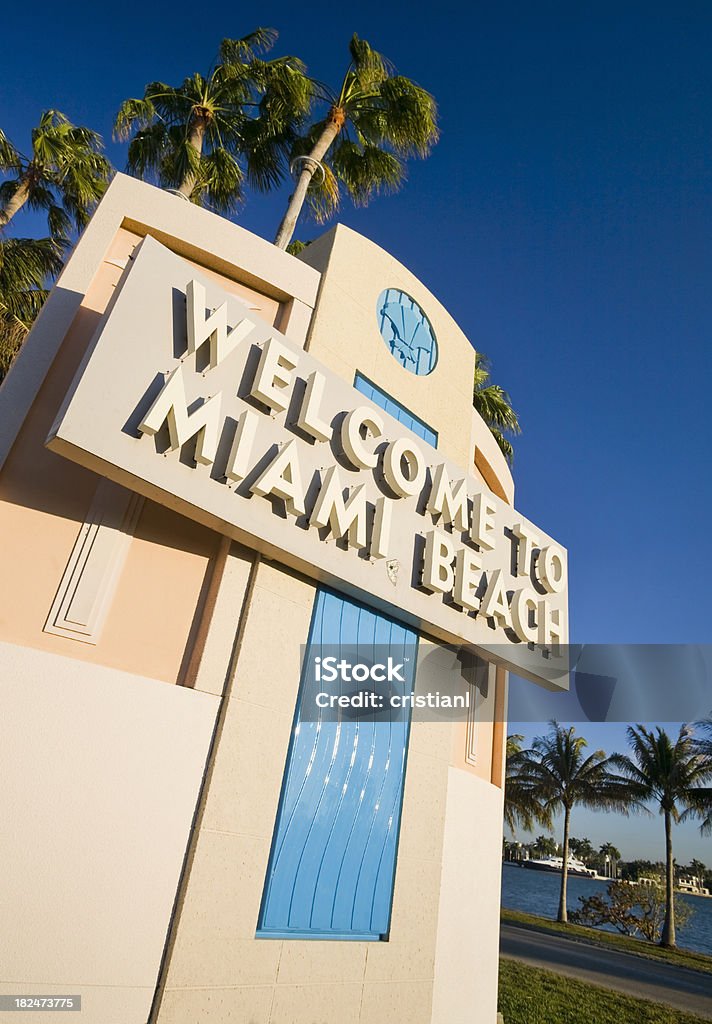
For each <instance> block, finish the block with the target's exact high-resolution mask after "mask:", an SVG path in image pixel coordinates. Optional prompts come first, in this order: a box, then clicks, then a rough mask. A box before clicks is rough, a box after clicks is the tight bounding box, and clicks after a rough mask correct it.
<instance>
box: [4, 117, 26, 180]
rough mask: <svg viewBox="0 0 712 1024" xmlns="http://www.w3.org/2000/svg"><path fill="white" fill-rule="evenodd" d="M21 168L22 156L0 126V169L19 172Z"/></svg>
mask: <svg viewBox="0 0 712 1024" xmlns="http://www.w3.org/2000/svg"><path fill="white" fill-rule="evenodd" d="M21 170H22V157H21V156H20V153H19V152H18V150H17V149H15V147H14V146H13V144H12V142H10V140H9V139H8V137H7V135H6V134H5V132H4V131H3V130H2V128H0V171H15V172H16V173H19V172H20V171H21Z"/></svg>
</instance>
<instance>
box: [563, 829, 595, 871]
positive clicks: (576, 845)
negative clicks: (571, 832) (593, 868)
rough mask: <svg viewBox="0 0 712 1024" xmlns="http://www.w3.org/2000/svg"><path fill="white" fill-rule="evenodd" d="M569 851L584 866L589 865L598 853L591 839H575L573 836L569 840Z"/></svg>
mask: <svg viewBox="0 0 712 1024" xmlns="http://www.w3.org/2000/svg"><path fill="white" fill-rule="evenodd" d="M569 850H570V851H571V853H573V855H574V857H578V859H579V860H581V861H583V862H584V864H588V862H589V861H590V860H591V859H592V858H593V856H594V854H595V852H596V851H595V850H594V848H593V844H592V843H591V840H590V839H586V838H584V839H575V838H574V837H573V836H571V837H570V838H569Z"/></svg>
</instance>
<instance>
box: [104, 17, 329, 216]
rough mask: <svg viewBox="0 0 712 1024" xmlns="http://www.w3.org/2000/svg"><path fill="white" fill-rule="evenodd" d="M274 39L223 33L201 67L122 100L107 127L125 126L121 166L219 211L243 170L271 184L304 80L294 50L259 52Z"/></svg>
mask: <svg viewBox="0 0 712 1024" xmlns="http://www.w3.org/2000/svg"><path fill="white" fill-rule="evenodd" d="M276 39H277V33H276V32H275V31H274V29H270V28H258V29H257V30H256V31H255V32H252V33H251V34H250V35H247V36H244V37H243V38H242V39H223V41H222V43H221V45H220V50H219V54H218V59H217V62H216V64H215V66H214V67H213V68H212V69H211V71H210V72H209V73H208V74H207V75H201V74H199V73H195V74H193V75H190V76H189V77H188V78H186V79H185V80H184V81H183V82H182V83H181V85H179V86H175V87H174V86H171V85H166V84H165V83H164V82H151V83H149V85H147V86H146V88H145V91H144V94H143V97H142V98H141V99H128V100H125V101H124V102H123V103H122V105H121V107H120V109H119V112H118V114H117V116H116V122H115V125H114V134H115V136H116V137H117V138H119V139H128V138H130V137H131V134H132V132H133V137H132V138H131V142H130V144H129V151H128V170H129V172H130V173H131V174H134V175H136V176H137V177H139V178H147V179H149V180H156V181H157V182H158V183H159V184H160V185H161V186H162V187H163V188H170V189H173V190H174V191H177V192H178V193H180V194H181V195H183V196H185V198H186V199H190V200H191V201H192V202H194V203H197V204H199V205H203V204H204V203H207V204H208V205H209V206H211V207H212V208H213V209H215V210H216V211H218V212H220V213H224V214H230V213H233V212H234V211H235V210H236V209H237V207H238V206H239V205H240V203H241V202H242V199H243V184H244V180H245V177H247V179H248V181H249V182H250V184H252V185H253V186H255V187H256V188H258V189H260V190H263V191H266V190H267V189H269V188H272V187H274V186H275V185H276V184H278V183H279V181H280V180H281V178H282V177H283V174H284V170H285V164H286V157H287V154H288V152H289V148H290V146H291V145H292V143H293V140H294V138H295V133H296V129H297V127H298V124H299V121H300V118H302V117H303V116H305V115H306V113H307V112H308V110H309V106H310V104H311V98H312V84H311V82H310V80H309V79H308V78H307V77H306V75H305V73H304V71H305V69H304V65H303V64H302V62H301V61H299V60H297V58H296V57H282V58H279V59H276V60H270V61H265V60H263V59H261V58H260V56H259V54H261V53H264V52H266V51H268V50H270V49H271V48H272V46H273V45H274V43H275V41H276Z"/></svg>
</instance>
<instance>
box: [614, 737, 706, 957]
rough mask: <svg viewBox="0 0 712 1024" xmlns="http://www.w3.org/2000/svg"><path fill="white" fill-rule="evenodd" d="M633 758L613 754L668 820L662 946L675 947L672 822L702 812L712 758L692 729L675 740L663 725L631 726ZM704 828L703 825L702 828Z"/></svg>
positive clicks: (629, 776)
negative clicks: (705, 784)
mask: <svg viewBox="0 0 712 1024" xmlns="http://www.w3.org/2000/svg"><path fill="white" fill-rule="evenodd" d="M627 733H628V742H629V745H630V748H631V750H632V753H633V757H632V758H631V757H628V756H627V755H624V754H615V755H614V756H613V758H612V759H611V760H612V761H613V762H614V764H615V766H616V767H617V768H618V769H619V770H620V771H621V772H623V774H624V775H625V776H626V777H627V778H628V779H630V781H631V783H632V784H633V785H634V786H635V788H636V790H637V793H638V795H639V798H640V799H641V800H644V801H646V802H650V803H655V804H657V805H658V807H659V809H660V813H661V814H662V815H663V817H664V820H665V923H664V925H663V930H662V936H661V939H660V945H661V946H668V947H673V946H675V942H676V939H675V902H674V889H675V862H674V860H673V854H672V826H673V823H674V822H678V821H680V820H681V819H682V818H686V817H692V816H696V815H702V814H703V813H704V806H705V798H706V799H707V801H709V797H710V793H712V790H710V789H709V788H705V787H704V786H703V785H701V784H703V783H705V782H707V781H709V779H711V778H712V756H710V755H709V754H707V753H705V751H704V750H703V749H702V750H701V749H700V743H699V741H696V740H695V739H694V738H693V734H692V730H691V729H689V728H688V727H687V726H685V725H683V726H682V728H681V729H680V733H679V735H678V737H677V740H675V742H673V741H672V740H671V738H670V736H668V734H667V732H665V730H664V729H662V728H660V726H658V727H657V728H656V729H646V728H645V726H643V725H636V726H632V725H631V726H629V727H628V730H627ZM703 827H704V826H703Z"/></svg>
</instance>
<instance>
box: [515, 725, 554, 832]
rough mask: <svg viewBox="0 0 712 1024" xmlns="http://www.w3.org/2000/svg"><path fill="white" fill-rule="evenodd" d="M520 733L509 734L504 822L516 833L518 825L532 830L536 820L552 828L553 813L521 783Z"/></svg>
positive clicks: (521, 739) (528, 830)
mask: <svg viewBox="0 0 712 1024" xmlns="http://www.w3.org/2000/svg"><path fill="white" fill-rule="evenodd" d="M523 739H524V737H523V736H522V735H521V734H520V733H511V734H510V735H509V736H507V753H506V772H505V782H504V822H505V824H506V825H507V827H508V828H509V830H510V832H511V833H512V835H514V833H515V831H516V829H517V827H518V826H519V827H521V828H523V829H524V830H525V831H526V832H531V830H532V828H533V826H534V822H535V821H536V822H538V823H539V824H540V825H545V826H546V827H547V828H551V824H552V823H551V815H550V814H548V813H547V812H546V810H545V809H544V807H543V805H542V804H541V803H540V802H539V801H537V800H536V799H535V797H534V796H533V795H532V793H531V792H530V791H529V790H528V789H526V788H525V787H523V786H521V785H520V784H519V780H518V777H517V776H518V769H519V762H520V758H521V755H522V741H523Z"/></svg>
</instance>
